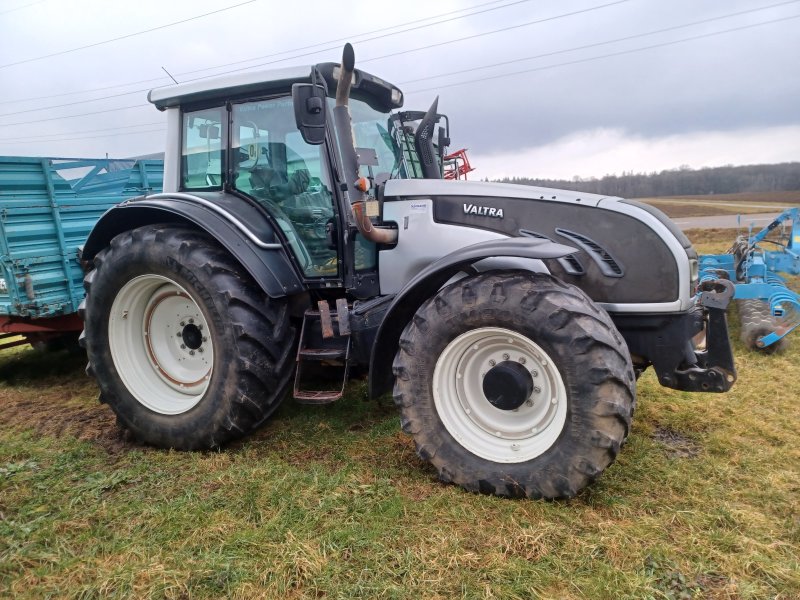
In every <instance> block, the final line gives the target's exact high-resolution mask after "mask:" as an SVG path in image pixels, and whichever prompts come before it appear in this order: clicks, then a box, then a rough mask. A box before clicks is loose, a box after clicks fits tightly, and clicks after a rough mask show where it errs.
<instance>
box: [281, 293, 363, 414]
mask: <svg viewBox="0 0 800 600" xmlns="http://www.w3.org/2000/svg"><path fill="white" fill-rule="evenodd" d="M334 325H335V328H334ZM335 330H338V332H337V331H335ZM312 365H318V366H320V367H322V368H324V369H325V370H336V369H338V370H340V374H341V380H342V384H341V386H337V389H333V390H319V389H311V388H310V387H309V383H310V382H309V381H307V379H308V378H309V371H311V373H310V374H311V375H312V376H313V374H314V372H316V373H317V374H318V373H319V372H320V369H313V368H312ZM349 368H350V310H349V308H348V306H347V300H345V299H344V298H339V299H338V300H336V312H335V313H334V314H331V310H330V306H329V305H328V301H327V300H320V301H319V302H318V303H317V310H313V309H309V310H307V311H306V312H305V314H304V315H303V327H302V329H301V330H300V344H299V346H298V348H297V369H296V370H295V376H294V399H295V400H296V401H297V402H299V403H300V404H329V403H331V402H334V401H336V400H338V399H339V398H341V397H342V395H343V394H344V387H345V384H346V383H347V374H348V371H349ZM337 380H338V378H337Z"/></svg>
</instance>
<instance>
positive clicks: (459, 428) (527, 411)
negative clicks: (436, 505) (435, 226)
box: [394, 271, 635, 498]
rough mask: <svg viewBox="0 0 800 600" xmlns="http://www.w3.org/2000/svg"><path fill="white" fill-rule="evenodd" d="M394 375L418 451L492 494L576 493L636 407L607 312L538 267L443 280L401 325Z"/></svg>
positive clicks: (609, 455)
mask: <svg viewBox="0 0 800 600" xmlns="http://www.w3.org/2000/svg"><path fill="white" fill-rule="evenodd" d="M394 374H395V387H394V399H395V403H396V404H397V405H398V406H399V408H400V411H401V423H402V427H403V430H404V431H405V432H406V433H410V434H411V435H412V436H413V437H414V441H415V443H416V448H417V453H418V454H419V456H420V457H421V458H422V459H423V460H427V461H430V462H431V463H432V464H433V466H434V467H436V469H437V471H438V473H439V477H440V478H441V479H442V480H443V481H446V482H453V483H456V484H458V485H461V486H463V487H464V488H466V489H468V490H470V491H474V492H482V493H486V494H496V495H499V496H513V497H521V496H527V497H531V498H542V497H544V498H560V497H571V496H574V495H575V494H577V493H578V491H580V490H581V489H582V488H583V487H585V486H586V485H588V484H589V483H590V482H592V481H593V480H594V479H596V478H597V477H598V476H599V475H600V474H601V473H602V472H603V470H604V469H605V468H606V467H608V466H609V465H610V464H611V463H612V462H613V461H614V458H615V457H616V455H617V452H618V451H619V448H620V445H621V444H622V442H623V440H624V439H625V437H626V435H627V433H628V429H629V427H630V422H631V415H632V412H633V408H634V398H635V377H634V371H633V367H632V365H631V360H630V355H629V353H628V351H627V347H626V345H625V342H624V340H623V339H622V336H621V335H620V334H619V332H618V331H617V330H616V328H615V327H614V324H613V322H612V321H611V319H610V317H609V316H608V314H607V313H606V312H605V311H603V310H602V309H601V308H599V307H598V306H597V305H595V304H594V303H593V302H592V301H591V299H589V298H588V297H587V296H586V295H585V294H584V293H583V292H582V291H581V290H579V289H578V288H576V287H574V286H570V285H566V284H564V283H562V282H560V281H558V280H557V279H555V278H553V277H550V276H549V275H544V274H535V273H528V272H517V271H514V272H491V273H486V274H482V275H478V276H475V277H469V278H465V279H462V280H460V281H458V282H456V283H454V284H452V285H450V286H448V287H446V288H444V289H442V290H440V291H439V292H438V293H437V294H436V295H435V296H434V297H433V298H431V299H430V300H428V301H427V302H426V303H425V304H423V305H422V306H421V307H420V309H419V310H418V311H417V313H416V314H415V316H414V317H413V319H412V320H411V322H410V323H409V324H408V325H407V327H406V328H405V330H404V331H403V334H402V336H401V340H400V348H399V350H398V352H397V355H396V357H395V361H394Z"/></svg>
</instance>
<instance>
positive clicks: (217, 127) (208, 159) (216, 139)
mask: <svg viewBox="0 0 800 600" xmlns="http://www.w3.org/2000/svg"><path fill="white" fill-rule="evenodd" d="M224 115H225V112H224V109H223V107H221V106H219V107H216V108H208V109H204V110H196V111H192V112H186V113H184V114H183V135H182V138H183V139H182V142H181V187H182V189H185V190H218V189H222V183H223V169H222V164H223V147H224V139H225V136H224V134H223V123H224V122H225V119H224V118H223V117H224Z"/></svg>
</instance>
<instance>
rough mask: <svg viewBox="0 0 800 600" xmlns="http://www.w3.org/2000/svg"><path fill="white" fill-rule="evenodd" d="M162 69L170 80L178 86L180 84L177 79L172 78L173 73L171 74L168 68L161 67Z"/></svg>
mask: <svg viewBox="0 0 800 600" xmlns="http://www.w3.org/2000/svg"><path fill="white" fill-rule="evenodd" d="M161 69H162V70H163V71H164V73H166V74H167V75H169V78H170V79H172V81H174V82H175V84H176V85H177V84H178V80H177V79H175V78H174V77H173V76H172V73H170V72H169V71H167V69H166V67H161Z"/></svg>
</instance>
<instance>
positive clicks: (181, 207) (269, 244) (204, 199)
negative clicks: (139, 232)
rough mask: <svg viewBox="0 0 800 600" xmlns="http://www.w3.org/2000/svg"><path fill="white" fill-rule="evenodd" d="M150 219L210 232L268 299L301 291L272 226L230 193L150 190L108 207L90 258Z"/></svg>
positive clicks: (93, 236) (92, 237) (90, 242)
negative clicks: (156, 192) (143, 194)
mask: <svg viewBox="0 0 800 600" xmlns="http://www.w3.org/2000/svg"><path fill="white" fill-rule="evenodd" d="M153 223H191V224H193V225H195V226H196V227H198V228H199V229H202V230H204V231H206V232H208V233H209V234H211V235H212V236H213V237H214V239H215V240H217V241H218V242H219V243H220V244H221V245H222V246H223V247H225V249H227V250H228V252H230V253H231V255H233V257H234V258H235V259H236V260H238V261H239V263H241V265H242V266H243V267H244V268H245V269H246V270H247V272H248V273H250V275H251V276H252V277H253V279H255V281H256V283H258V284H259V285H260V286H261V288H262V289H263V290H264V292H266V294H267V295H269V296H270V297H272V298H280V297H282V296H287V295H290V294H294V293H297V292H300V291H302V290H303V289H304V288H303V284H302V280H301V278H300V276H299V275H298V273H297V272H296V271H295V269H294V267H293V265H292V262H291V260H290V258H289V256H288V255H287V253H286V250H285V248H284V246H283V244H282V243H281V241H280V239H279V238H278V236H277V235H276V233H275V228H274V227H273V226H272V224H271V223H270V222H269V220H268V219H267V217H266V216H265V215H264V214H262V213H261V211H260V210H259V209H258V208H256V207H255V206H252V205H251V204H249V203H248V202H247V201H245V200H242V199H241V198H238V197H236V196H232V195H230V194H226V193H222V192H217V193H205V194H184V193H169V194H154V195H151V196H140V197H138V198H133V199H131V200H129V201H126V202H123V203H122V204H119V205H117V206H115V207H114V208H112V209H110V210H109V211H107V212H106V213H105V214H104V215H103V216H102V217H101V218H100V220H99V221H98V222H97V223H96V224H95V226H94V228H93V229H92V232H91V233H90V234H89V238H88V239H87V240H86V244H85V245H84V248H83V252H82V254H81V261H82V262H83V263H84V264H86V262H84V261H88V262H89V263H90V262H91V260H92V259H93V258H94V256H95V255H96V254H97V253H98V252H100V250H102V249H103V248H104V247H106V246H107V245H108V244H109V243H110V242H111V240H112V239H113V238H114V236H116V235H118V234H120V233H122V232H124V231H128V230H131V229H135V228H137V227H141V226H143V225H150V224H153Z"/></svg>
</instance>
